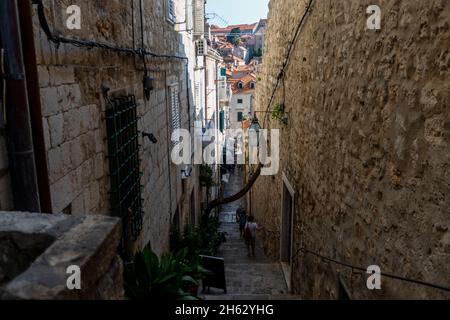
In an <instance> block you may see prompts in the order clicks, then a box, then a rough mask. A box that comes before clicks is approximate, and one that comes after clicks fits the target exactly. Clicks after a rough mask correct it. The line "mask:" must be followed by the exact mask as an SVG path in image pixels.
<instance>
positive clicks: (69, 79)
mask: <svg viewBox="0 0 450 320" xmlns="http://www.w3.org/2000/svg"><path fill="white" fill-rule="evenodd" d="M48 71H49V79H50V83H51V84H52V85H53V86H59V85H63V84H72V83H74V82H75V74H74V69H73V67H66V66H50V67H49V68H48Z"/></svg>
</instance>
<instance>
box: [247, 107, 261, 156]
mask: <svg viewBox="0 0 450 320" xmlns="http://www.w3.org/2000/svg"><path fill="white" fill-rule="evenodd" d="M260 133H261V125H260V124H259V120H258V118H257V117H256V115H255V116H254V118H253V120H252V124H251V125H250V128H249V140H250V141H249V144H250V146H251V147H256V148H257V147H259V142H260V141H259V139H260V138H259V136H260Z"/></svg>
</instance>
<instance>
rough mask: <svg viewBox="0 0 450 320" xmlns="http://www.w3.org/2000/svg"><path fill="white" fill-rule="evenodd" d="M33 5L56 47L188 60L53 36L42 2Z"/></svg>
mask: <svg viewBox="0 0 450 320" xmlns="http://www.w3.org/2000/svg"><path fill="white" fill-rule="evenodd" d="M33 4H37V10H38V18H39V23H40V26H41V28H42V30H43V31H44V33H45V34H46V36H47V38H48V40H49V41H51V42H53V43H54V44H56V45H57V46H59V45H60V44H69V45H72V46H74V47H79V48H87V49H93V48H98V49H102V50H108V51H112V52H115V53H120V54H129V55H136V56H150V57H154V58H166V59H179V60H188V58H187V57H185V56H178V55H172V54H157V53H154V52H152V51H150V50H149V49H147V48H144V47H142V48H136V49H135V48H126V47H118V46H114V45H110V44H107V43H101V42H97V41H94V40H78V39H69V38H65V37H62V36H59V35H55V34H53V33H52V31H51V30H50V27H49V24H48V21H47V18H46V16H45V11H44V5H43V3H42V0H33Z"/></svg>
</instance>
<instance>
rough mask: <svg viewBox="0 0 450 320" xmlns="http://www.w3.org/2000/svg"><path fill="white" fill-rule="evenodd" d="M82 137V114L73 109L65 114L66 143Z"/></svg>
mask: <svg viewBox="0 0 450 320" xmlns="http://www.w3.org/2000/svg"><path fill="white" fill-rule="evenodd" d="M80 135H81V112H80V110H79V109H76V108H73V109H70V110H69V111H67V112H65V113H64V141H70V140H72V139H74V138H76V137H78V136H80Z"/></svg>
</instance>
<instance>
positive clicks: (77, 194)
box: [34, 0, 193, 253]
mask: <svg viewBox="0 0 450 320" xmlns="http://www.w3.org/2000/svg"><path fill="white" fill-rule="evenodd" d="M165 3H166V1H163V0H151V1H143V6H144V27H145V32H144V42H145V47H147V48H149V49H150V50H151V51H153V52H155V53H159V54H176V55H187V53H186V52H185V51H186V48H185V46H183V45H182V44H181V33H178V32H176V31H175V29H174V25H173V24H171V23H170V22H169V21H168V20H167V19H166V17H167V15H166V7H165ZM176 3H177V6H180V4H181V3H183V4H184V1H176ZM44 4H45V5H46V14H47V17H48V20H49V24H50V26H51V28H52V30H54V33H57V34H61V35H64V36H65V37H68V38H79V39H88V40H90V39H92V40H96V41H99V42H105V43H110V44H114V45H117V46H121V47H133V39H135V47H141V32H140V31H141V23H140V16H139V1H138V0H135V1H133V5H134V13H133V11H132V4H131V2H130V1H117V0H114V1H111V0H108V1H106V0H102V1H88V0H83V1H77V5H79V6H80V7H81V12H82V26H81V30H68V29H67V28H66V27H65V24H66V19H67V17H68V15H67V14H66V8H67V6H69V5H71V4H73V3H72V1H44ZM177 8H178V7H177ZM34 20H35V35H36V36H35V38H36V46H37V51H38V65H39V76H40V87H41V100H42V106H43V116H44V118H43V121H44V127H45V130H46V145H47V148H48V165H49V175H50V182H51V195H52V202H53V211H54V212H61V211H63V210H65V211H66V212H71V213H72V214H74V215H76V214H84V213H91V214H102V215H109V214H111V209H110V200H109V194H108V191H109V189H110V182H109V178H108V173H109V169H108V160H107V158H106V155H107V142H106V140H105V139H106V123H105V121H104V112H105V108H106V102H105V100H104V98H103V96H102V86H103V85H105V86H107V87H109V88H110V89H111V93H115V92H121V93H130V94H135V95H136V97H137V100H138V103H139V110H138V113H139V116H140V117H141V119H140V121H139V130H141V131H145V132H149V133H153V134H154V135H155V136H156V138H157V139H158V143H157V144H151V143H150V142H149V140H148V139H145V140H144V139H142V138H141V137H140V144H141V146H142V148H141V151H142V152H141V167H142V172H143V177H142V180H141V182H142V185H143V186H144V188H143V189H142V195H143V198H144V229H143V231H142V233H141V239H139V245H140V246H143V245H145V244H147V243H149V242H150V243H151V244H152V247H153V249H154V250H155V251H156V252H158V253H161V252H163V251H166V250H167V249H168V239H169V225H170V222H171V219H172V215H173V213H174V212H175V210H176V207H177V204H178V202H179V201H180V199H181V197H182V187H181V180H180V178H179V175H180V172H179V170H178V169H177V168H175V167H174V166H172V165H171V163H170V154H169V137H170V125H169V124H170V120H171V118H170V117H171V115H170V113H169V112H170V111H169V110H170V105H169V102H168V101H169V100H168V86H169V85H171V84H173V83H179V88H180V99H181V112H182V113H181V119H182V126H183V127H184V128H187V127H188V122H187V121H188V112H189V111H188V108H187V94H186V90H187V84H186V76H185V75H186V72H185V68H186V62H185V61H182V60H174V59H163V58H147V65H148V69H149V75H150V76H151V77H153V78H154V79H155V82H154V86H155V89H154V91H152V93H151V97H150V100H149V101H146V100H144V98H143V88H142V78H143V63H142V60H141V58H139V57H136V58H133V57H131V56H124V55H119V54H116V53H111V52H107V51H102V50H97V49H92V50H86V49H85V48H76V47H73V46H70V45H64V44H63V45H60V46H59V48H56V46H55V45H54V44H51V43H49V41H48V40H47V38H46V36H45V34H44V33H43V31H42V30H41V28H40V27H39V24H38V18H37V15H36V14H35V16H34ZM133 21H134V25H135V27H134V29H135V30H134V35H133V28H132V25H133ZM169 168H170V170H169ZM189 187H190V188H193V186H192V185H190V186H189ZM188 191H189V190H188ZM188 193H189V192H188ZM189 194H190V193H189ZM170 197H171V199H172V204H170Z"/></svg>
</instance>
